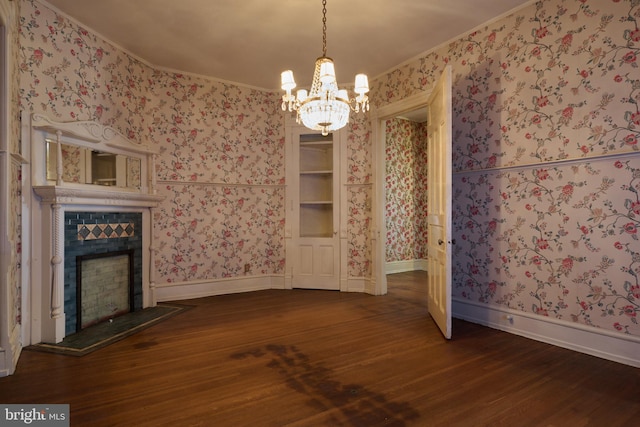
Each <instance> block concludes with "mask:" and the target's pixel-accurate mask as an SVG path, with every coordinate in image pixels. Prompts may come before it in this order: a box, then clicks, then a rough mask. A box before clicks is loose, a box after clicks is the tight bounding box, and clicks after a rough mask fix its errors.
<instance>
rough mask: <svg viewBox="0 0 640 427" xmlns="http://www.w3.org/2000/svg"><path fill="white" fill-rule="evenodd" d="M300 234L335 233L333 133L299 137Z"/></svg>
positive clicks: (305, 235)
mask: <svg viewBox="0 0 640 427" xmlns="http://www.w3.org/2000/svg"><path fill="white" fill-rule="evenodd" d="M299 139H300V140H299V144H298V155H299V159H300V161H299V166H300V167H299V169H300V170H299V175H298V177H299V178H298V179H299V183H300V202H299V208H300V213H299V215H300V220H299V221H300V237H319V238H331V237H332V235H333V233H334V221H333V213H334V203H333V195H334V191H333V183H334V173H333V151H334V150H333V134H329V135H327V136H322V135H321V134H301V135H300V136H299Z"/></svg>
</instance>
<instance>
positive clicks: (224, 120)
mask: <svg viewBox="0 0 640 427" xmlns="http://www.w3.org/2000/svg"><path fill="white" fill-rule="evenodd" d="M22 4H23V8H22V9H23V10H22V13H21V16H22V20H21V24H22V27H21V36H22V37H21V46H20V48H21V54H22V56H21V59H20V69H21V71H22V76H21V77H22V78H21V101H22V105H23V108H25V109H26V110H27V111H30V112H42V113H44V114H47V115H49V116H51V117H52V118H54V119H56V120H60V121H72V120H94V121H98V122H100V123H102V124H104V125H108V126H112V127H114V128H115V129H117V130H118V131H120V132H121V133H123V134H124V135H125V136H127V137H128V138H130V139H132V140H136V141H140V142H143V143H147V144H150V145H153V146H155V147H157V148H158V149H159V152H160V154H159V156H158V159H157V162H156V175H157V180H158V186H157V188H158V192H159V194H161V195H164V196H166V198H165V200H164V202H162V203H161V205H160V206H159V207H158V208H157V209H155V212H154V244H155V246H156V247H157V248H158V250H157V253H156V255H155V262H156V266H157V272H156V275H155V280H156V282H158V283H166V282H183V281H190V280H203V279H215V278H223V277H233V276H236V275H240V274H245V273H244V272H245V266H246V265H249V267H250V273H251V274H280V273H283V270H284V268H283V265H284V257H285V253H284V231H283V230H284V224H283V222H284V184H285V182H284V136H283V135H284V129H283V122H284V119H283V116H282V114H281V111H280V109H279V106H280V104H279V99H278V95H277V94H274V93H270V92H264V91H259V90H255V89H248V88H244V87H240V86H235V85H231V84H228V83H221V82H218V81H215V80H208V79H205V78H201V77H193V76H188V75H184V74H179V73H168V72H163V71H158V70H154V69H152V68H150V67H149V66H147V65H146V64H143V63H141V62H139V61H137V60H136V59H135V58H132V57H131V56H129V55H127V54H126V53H124V52H122V51H119V50H118V49H116V48H114V47H113V46H111V45H110V44H109V43H107V42H105V41H103V40H101V39H100V38H98V37H97V36H95V35H94V34H92V33H91V32H90V31H88V30H87V29H84V28H82V27H81V26H78V25H76V24H75V23H73V22H71V21H69V20H67V19H65V18H64V17H63V16H60V15H58V14H56V13H54V12H53V11H52V10H50V9H48V8H47V7H46V6H43V5H41V4H39V3H38V2H35V1H23V2H22Z"/></svg>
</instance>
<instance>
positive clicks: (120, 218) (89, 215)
mask: <svg viewBox="0 0 640 427" xmlns="http://www.w3.org/2000/svg"><path fill="white" fill-rule="evenodd" d="M141 229H142V214H140V213H139V212H65V214H64V233H65V239H64V242H65V243H64V311H65V313H66V318H65V334H66V335H69V334H72V333H75V332H78V331H80V330H81V329H83V328H86V327H88V326H91V325H93V324H96V323H99V322H102V321H105V320H108V319H111V318H113V317H115V316H118V315H121V314H125V313H128V312H130V311H136V310H140V309H142V307H143V298H142V235H141V233H140V230H141ZM92 270H93V272H94V274H90V273H91V271H92ZM96 270H98V271H97V272H96ZM87 273H89V274H87ZM83 276H85V277H83ZM105 278H106V279H107V280H106V281H105V280H104V279H105Z"/></svg>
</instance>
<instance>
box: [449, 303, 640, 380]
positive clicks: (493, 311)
mask: <svg viewBox="0 0 640 427" xmlns="http://www.w3.org/2000/svg"><path fill="white" fill-rule="evenodd" d="M452 315H453V317H455V318H457V319H462V320H466V321H469V322H472V323H477V324H479V325H483V326H487V327H490V328H493V329H498V330H501V331H505V332H509V333H512V334H515V335H519V336H523V337H525V338H530V339H533V340H536V341H541V342H545V343H547V344H552V345H555V346H558V347H562V348H566V349H569V350H574V351H578V352H580V353H585V354H589V355H591V356H596V357H600V358H602V359H607V360H611V361H614V362H618V363H622V364H625V365H629V366H634V367H637V368H640V338H637V337H634V336H629V335H627V334H618V333H615V332H609V331H602V330H599V329H597V328H593V327H590V326H586V325H582V324H579V323H571V322H567V321H564V320H558V319H554V318H549V317H543V316H538V315H535V314H532V313H525V312H521V311H518V310H512V309H509V308H505V307H499V306H495V305H488V304H480V303H476V302H472V301H466V300H462V299H459V298H453V299H452ZM454 334H455V331H454Z"/></svg>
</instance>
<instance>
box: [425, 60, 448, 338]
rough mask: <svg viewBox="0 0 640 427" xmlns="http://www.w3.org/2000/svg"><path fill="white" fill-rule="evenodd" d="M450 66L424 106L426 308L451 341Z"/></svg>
mask: <svg viewBox="0 0 640 427" xmlns="http://www.w3.org/2000/svg"><path fill="white" fill-rule="evenodd" d="M451 83H452V82H451V66H449V65H447V67H446V68H445V69H444V71H443V73H442V76H441V77H440V80H439V81H438V83H437V84H436V86H435V87H434V89H433V92H431V96H430V98H429V103H428V110H429V114H428V122H427V126H428V132H429V142H428V147H427V154H428V159H429V171H428V173H427V175H428V185H429V188H428V191H427V194H428V209H429V215H428V220H427V233H428V243H427V249H428V254H427V266H428V267H427V268H428V271H427V274H428V279H427V281H428V288H429V296H428V307H429V314H430V315H431V317H433V320H434V321H435V322H436V324H437V325H438V327H439V328H440V330H441V331H442V334H443V335H444V337H445V338H447V339H450V338H451V245H452V244H453V242H452V240H451V139H452V138H451Z"/></svg>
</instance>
